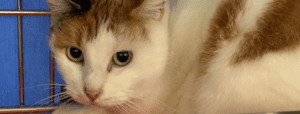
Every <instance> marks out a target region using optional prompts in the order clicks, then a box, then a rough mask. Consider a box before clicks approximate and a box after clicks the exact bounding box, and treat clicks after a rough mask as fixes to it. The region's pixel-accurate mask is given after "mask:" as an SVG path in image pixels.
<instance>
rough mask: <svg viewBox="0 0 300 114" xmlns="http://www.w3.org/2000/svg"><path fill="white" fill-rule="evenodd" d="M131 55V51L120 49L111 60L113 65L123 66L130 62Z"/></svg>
mask: <svg viewBox="0 0 300 114" xmlns="http://www.w3.org/2000/svg"><path fill="white" fill-rule="evenodd" d="M132 55H133V54H132V52H131V51H120V52H117V53H115V54H114V55H113V58H112V60H113V62H114V64H115V65H118V66H125V65H127V64H129V63H130V61H131V59H132Z"/></svg>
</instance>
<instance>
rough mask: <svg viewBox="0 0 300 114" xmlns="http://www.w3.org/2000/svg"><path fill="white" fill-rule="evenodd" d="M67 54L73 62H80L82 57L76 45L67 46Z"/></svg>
mask: <svg viewBox="0 0 300 114" xmlns="http://www.w3.org/2000/svg"><path fill="white" fill-rule="evenodd" d="M67 56H68V58H69V59H70V60H71V61H73V62H82V61H83V59H84V58H83V53H82V51H81V50H80V49H78V48H76V47H67Z"/></svg>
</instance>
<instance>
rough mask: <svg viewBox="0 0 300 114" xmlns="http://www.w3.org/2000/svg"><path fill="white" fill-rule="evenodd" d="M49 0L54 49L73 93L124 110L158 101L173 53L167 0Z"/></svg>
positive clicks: (81, 99) (88, 101)
mask: <svg viewBox="0 0 300 114" xmlns="http://www.w3.org/2000/svg"><path fill="white" fill-rule="evenodd" d="M47 2H48V5H49V7H50V9H51V15H52V25H51V28H52V29H51V33H50V38H49V41H50V46H51V51H52V52H53V53H54V57H55V59H56V62H57V64H58V69H59V71H60V72H61V74H62V75H63V77H64V80H65V82H66V87H67V93H68V94H69V95H71V96H72V98H73V99H75V100H76V101H78V102H80V103H83V104H86V105H91V106H93V107H98V108H105V107H110V108H111V107H116V108H119V109H120V110H122V108H124V107H125V108H129V107H133V108H135V107H138V109H139V108H140V109H142V108H143V107H144V108H147V107H148V108H149V107H151V106H152V105H156V104H155V100H156V99H157V97H158V96H159V94H160V92H161V91H162V87H161V86H162V85H163V83H162V82H161V81H160V80H161V78H162V73H163V70H164V68H165V65H166V61H167V56H168V30H167V28H168V7H167V4H165V1H164V0H47ZM91 101H93V102H91ZM126 110H129V109H126ZM132 110H134V109H132ZM143 110H144V109H143Z"/></svg>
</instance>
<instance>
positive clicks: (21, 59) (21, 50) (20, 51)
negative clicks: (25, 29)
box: [18, 0, 24, 106]
mask: <svg viewBox="0 0 300 114" xmlns="http://www.w3.org/2000/svg"><path fill="white" fill-rule="evenodd" d="M18 10H19V11H20V10H21V0H18ZM18 41H19V48H18V49H19V81H20V82H19V86H20V105H21V106H23V105H24V72H23V39H22V17H21V16H18Z"/></svg>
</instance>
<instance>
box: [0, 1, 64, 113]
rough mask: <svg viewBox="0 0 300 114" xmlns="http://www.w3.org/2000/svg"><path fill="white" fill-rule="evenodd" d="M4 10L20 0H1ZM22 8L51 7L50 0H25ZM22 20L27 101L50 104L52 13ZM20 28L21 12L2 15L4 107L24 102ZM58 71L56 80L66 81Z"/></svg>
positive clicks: (0, 89) (0, 103) (0, 88)
mask: <svg viewBox="0 0 300 114" xmlns="http://www.w3.org/2000/svg"><path fill="white" fill-rule="evenodd" d="M0 10H17V0H0ZM22 10H49V8H48V6H47V3H46V0H22ZM22 24H23V25H22V31H23V62H24V63H23V67H24V68H23V70H24V93H25V95H24V102H25V105H26V106H41V105H49V102H50V99H49V95H50V86H49V84H50V50H49V46H48V34H49V24H50V17H49V16H23V17H22ZM17 28H18V26H17V16H0V107H14V106H20V98H19V61H18V29H17ZM54 75H55V83H56V84H64V82H63V80H62V78H61V76H60V74H59V72H58V71H57V70H56V69H55V73H54ZM56 87H57V88H55V91H56V92H55V94H58V93H60V92H59V91H60V88H58V86H56ZM45 98H46V99H45ZM56 98H58V97H56Z"/></svg>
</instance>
